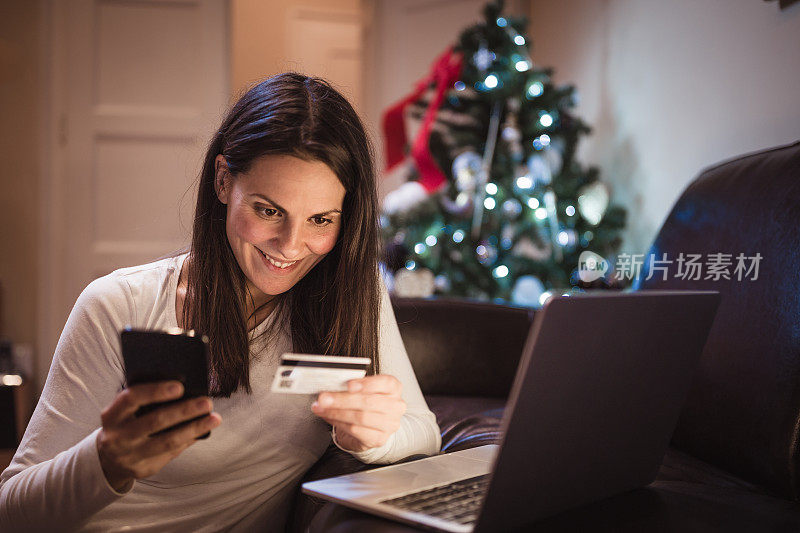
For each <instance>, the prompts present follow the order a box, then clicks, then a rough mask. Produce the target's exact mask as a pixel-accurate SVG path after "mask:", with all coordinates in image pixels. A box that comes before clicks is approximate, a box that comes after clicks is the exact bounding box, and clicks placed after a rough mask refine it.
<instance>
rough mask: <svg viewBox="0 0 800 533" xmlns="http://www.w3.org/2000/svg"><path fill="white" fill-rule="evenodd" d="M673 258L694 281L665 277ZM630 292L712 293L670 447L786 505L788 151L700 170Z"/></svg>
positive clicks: (791, 326) (794, 346)
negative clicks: (714, 299)
mask: <svg viewBox="0 0 800 533" xmlns="http://www.w3.org/2000/svg"><path fill="white" fill-rule="evenodd" d="M720 253H721V254H731V255H730V256H729V257H728V256H724V255H723V256H716V255H714V254H720ZM664 254H666V256H664ZM680 254H684V255H683V258H684V259H687V258H688V257H689V256H688V254H699V255H700V256H701V259H700V263H701V265H702V270H701V274H700V278H701V279H683V278H680V277H678V276H677V275H676V274H678V272H679V265H678V260H679V258H680ZM739 254H742V259H741V262H742V264H743V266H744V267H745V269H747V268H752V267H753V266H754V263H758V272H757V274H756V273H755V271H754V270H750V272H747V271H746V270H744V269H743V270H740V271H737V270H736V267H737V264H738V263H739V259H738V256H739ZM757 254H760V259H758V255H757ZM753 258H756V259H753ZM652 259H656V260H663V259H666V260H667V261H672V263H662V264H660V265H656V264H653V263H652ZM726 261H730V265H729V266H728V268H727V271H728V272H727V275H728V277H729V278H730V279H725V278H724V277H722V276H720V275H719V274H718V273H715V269H714V266H713V265H714V264H716V265H717V267H718V268H717V271H720V270H722V271H725V270H726V268H725V263H726ZM720 265H721V266H720ZM656 266H661V267H664V268H660V269H659V268H656ZM683 267H684V268H683V274H684V275H685V277H686V278H690V277H694V276H696V271H692V272H691V273H689V270H690V269H689V268H686V267H687V263H685V262H684V263H683ZM648 276H650V277H651V279H649V280H648V279H646V278H647V277H648ZM715 277H720V279H717V280H715V279H714V278H715ZM664 278H666V279H664ZM740 278H741V279H740ZM636 286H637V288H640V289H713V290H718V291H720V292H721V293H722V302H721V305H720V308H719V312H718V314H717V318H716V321H715V323H714V326H713V328H712V330H711V333H710V335H709V338H708V342H707V344H706V347H705V350H704V352H703V355H702V357H701V361H700V365H699V367H698V370H697V372H696V374H695V378H694V382H693V385H692V388H691V391H690V393H689V396H688V398H687V401H686V405H685V407H684V408H683V411H682V414H681V417H680V421H679V423H678V426H677V429H676V430H675V434H674V436H673V444H674V445H675V446H676V447H678V448H680V449H683V450H684V451H687V452H689V453H691V454H693V455H695V456H696V457H698V458H700V459H703V460H705V461H706V462H709V463H712V464H715V465H718V466H720V467H723V468H725V469H727V470H728V471H730V472H733V473H736V474H738V475H739V476H741V477H743V478H744V479H747V480H749V481H751V482H754V483H758V484H760V485H762V486H764V487H766V488H767V489H770V490H771V491H773V492H776V493H778V494H780V495H782V496H784V497H787V498H795V499H797V497H798V475H799V474H800V470H799V469H798V459H800V455H798V454H799V452H800V450H799V448H798V438H800V142H798V143H795V144H792V145H790V146H784V147H780V148H775V149H772V150H767V151H763V152H759V153H756V154H751V155H746V156H743V157H740V158H737V159H735V160H732V161H728V162H725V163H722V164H720V165H717V166H714V167H712V168H709V169H706V170H705V171H703V172H702V173H701V174H700V175H699V176H698V177H697V178H696V179H695V180H694V181H693V182H692V183H691V184H690V185H689V187H688V188H687V189H686V191H684V193H683V195H682V196H681V197H680V199H679V200H678V202H677V203H676V204H675V206H674V208H673V209H672V212H671V213H670V215H669V216H668V218H667V220H666V221H665V222H664V225H663V226H662V228H661V230H660V232H659V234H658V236H657V238H656V240H655V242H654V244H653V247H652V248H651V250H650V252H649V254H648V260H647V262H646V265H645V268H644V269H643V271H642V275H641V277H640V279H639V280H638V282H637V284H636Z"/></svg>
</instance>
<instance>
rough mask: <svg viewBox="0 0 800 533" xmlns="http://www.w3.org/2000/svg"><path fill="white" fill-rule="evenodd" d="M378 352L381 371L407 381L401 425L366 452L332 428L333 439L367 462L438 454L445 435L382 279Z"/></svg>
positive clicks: (403, 391)
mask: <svg viewBox="0 0 800 533" xmlns="http://www.w3.org/2000/svg"><path fill="white" fill-rule="evenodd" d="M378 354H379V357H380V373H381V374H390V375H392V376H394V377H396V378H397V379H398V380H400V383H402V385H403V389H402V396H403V400H404V401H405V402H406V413H405V414H404V415H403V419H402V420H401V422H400V427H399V428H398V430H397V431H395V432H394V433H392V435H391V436H390V437H389V439H388V440H387V441H386V443H385V444H384V445H383V446H380V447H378V448H370V449H368V450H364V451H362V452H354V451H351V450H347V449H346V448H343V447H342V446H340V445H339V443H338V442H336V433H335V431H333V430H331V436H332V437H333V442H334V444H336V446H337V447H339V448H340V449H342V450H344V451H346V452H348V453H350V454H351V455H352V456H353V457H355V458H356V459H358V460H360V461H361V462H363V463H380V464H388V463H395V462H397V461H399V460H401V459H404V458H406V457H408V456H410V455H416V454H422V455H435V454H437V453H439V448H440V447H441V445H442V438H441V435H440V434H439V426H438V424H437V423H436V415H434V414H433V413H432V412H431V410H430V409H428V404H427V403H426V402H425V398H424V397H423V396H422V391H421V390H420V388H419V383H418V382H417V377H416V376H415V375H414V369H413V368H411V362H410V361H409V360H408V354H406V349H405V346H404V345H403V339H402V338H401V337H400V330H399V328H398V327H397V320H396V319H395V316H394V310H393V309H392V303H391V300H390V299H389V293H388V291H387V290H386V287H385V286H384V285H383V283H381V311H380V330H379V345H378Z"/></svg>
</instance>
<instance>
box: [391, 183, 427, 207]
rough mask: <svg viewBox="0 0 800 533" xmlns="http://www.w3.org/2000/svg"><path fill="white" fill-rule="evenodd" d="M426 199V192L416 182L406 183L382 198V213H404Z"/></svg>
mask: <svg viewBox="0 0 800 533" xmlns="http://www.w3.org/2000/svg"><path fill="white" fill-rule="evenodd" d="M426 198H428V191H426V190H425V187H423V186H422V184H421V183H420V182H418V181H407V182H405V183H404V184H402V185H401V186H399V187H398V188H396V189H395V190H393V191H390V192H389V193H388V194H387V195H386V196H385V197H384V198H383V212H384V213H386V214H387V215H394V214H395V213H405V212H406V211H409V210H410V209H412V208H413V207H414V206H416V205H418V204H420V203H422V202H423V201H424V200H425V199H426Z"/></svg>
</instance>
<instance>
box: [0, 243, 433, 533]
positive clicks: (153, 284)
mask: <svg viewBox="0 0 800 533" xmlns="http://www.w3.org/2000/svg"><path fill="white" fill-rule="evenodd" d="M185 257H186V255H185V254H184V255H180V256H177V257H173V258H168V259H164V260H161V261H157V262H154V263H149V264H146V265H141V266H136V267H130V268H123V269H120V270H117V271H115V272H112V273H111V274H109V275H107V276H104V277H102V278H99V279H97V280H95V281H93V282H92V283H91V284H89V286H88V287H86V289H85V290H84V291H83V293H82V294H81V295H80V297H79V298H78V300H77V302H76V303H75V306H74V308H73V309H72V312H71V313H70V316H69V318H68V319H67V323H66V325H65V327H64V330H63V332H62V334H61V338H60V340H59V342H58V346H57V347H56V352H55V354H54V357H53V362H52V365H51V367H50V372H49V374H48V377H47V381H46V383H45V387H44V390H43V392H42V396H41V398H40V400H39V403H38V405H37V406H36V410H35V411H34V414H33V417H32V419H31V421H30V423H29V425H28V428H27V430H26V432H25V435H24V437H23V439H22V443H21V444H20V446H19V449H18V451H17V453H16V455H15V456H14V459H13V461H12V463H11V465H10V466H9V467H8V468H7V469H6V470H5V471H4V472H3V473H2V476H1V477H0V531H36V530H47V531H65V530H72V529H79V530H81V531H102V532H106V531H220V530H230V531H252V530H261V531H280V530H282V528H283V526H284V522H285V519H286V513H287V511H288V506H289V503H290V500H291V497H292V495H293V494H294V493H295V491H296V490H297V486H298V482H299V480H300V479H301V477H302V476H303V474H304V473H305V471H306V470H307V469H308V468H309V467H310V466H311V465H312V464H313V463H314V462H315V461H316V460H317V459H318V458H319V457H320V456H321V455H322V453H323V452H324V451H325V449H326V448H327V447H328V445H329V443H330V442H331V431H330V426H329V425H328V424H327V423H326V422H325V421H324V420H322V419H320V418H319V417H317V416H316V415H314V413H313V412H312V411H311V408H310V406H311V403H312V402H313V401H314V398H313V397H311V396H308V395H293V394H274V393H272V392H270V390H269V389H270V386H271V383H272V378H273V376H274V373H275V370H276V368H277V364H278V361H279V358H280V355H281V354H282V353H284V352H288V351H291V338H290V336H289V334H288V332H287V331H286V328H283V330H282V333H281V334H280V335H278V336H277V338H275V337H273V339H272V340H270V341H269V342H266V341H261V340H259V339H257V340H256V341H254V343H253V345H252V346H251V350H252V351H253V352H254V353H255V354H257V355H256V356H255V357H254V358H253V359H252V362H251V369H250V382H251V386H252V393H251V394H247V393H245V392H241V391H237V392H235V393H234V394H232V395H231V396H230V397H229V398H215V399H214V410H215V411H216V412H218V413H220V415H221V416H222V424H221V425H220V426H219V427H217V428H216V429H214V430H213V431H212V432H211V436H210V437H209V438H208V439H205V440H200V441H198V442H197V443H195V444H193V445H192V446H190V447H189V448H188V449H186V450H185V451H184V452H183V453H182V454H181V455H179V456H178V457H177V458H176V459H174V460H173V461H171V462H170V463H168V464H167V465H166V466H165V467H164V468H163V469H162V470H161V471H160V472H158V473H157V474H156V475H154V476H152V477H149V478H146V479H141V480H137V481H136V482H135V483H134V484H133V486H132V487H131V488H130V489H129V490H128V491H127V492H125V493H119V492H117V491H115V490H114V489H113V488H112V487H111V486H110V485H109V484H108V482H107V481H106V478H105V475H104V474H103V471H102V469H101V467H100V461H99V458H98V454H97V447H96V444H95V438H96V436H97V432H98V431H99V428H100V426H101V421H100V413H101V411H102V410H103V409H104V408H105V407H106V406H108V405H109V404H110V403H111V402H112V400H113V399H114V398H115V396H116V395H117V394H118V393H119V392H120V391H121V390H122V388H123V384H124V367H123V362H122V355H121V352H120V343H119V331H120V330H121V329H122V328H124V327H125V326H126V325H132V326H134V327H136V328H147V329H167V328H170V327H177V325H178V324H177V317H176V314H175V301H176V300H175V299H176V288H177V283H178V278H179V275H180V269H181V266H182V264H183V260H184V259H185ZM271 319H272V318H268V319H267V320H265V321H264V322H263V323H262V324H260V325H259V326H257V327H256V328H255V330H254V331H253V332H252V333H251V338H252V337H253V336H256V335H258V334H259V333H260V332H261V331H263V329H264V328H265V327H266V326H267V324H268V322H269V321H270V320H271ZM379 338H380V343H379V357H380V363H381V373H384V374H391V375H394V376H395V377H397V379H399V380H400V381H401V382H402V385H403V392H402V395H403V399H404V400H405V402H406V403H407V406H408V409H407V412H406V414H405V415H404V416H403V420H402V424H401V426H400V429H398V430H397V431H396V432H395V433H394V434H393V435H392V436H391V437H390V438H389V440H388V442H387V443H386V444H385V445H384V446H381V447H379V448H373V449H370V450H366V451H364V452H360V453H353V455H354V456H355V457H357V458H358V459H360V460H361V461H363V462H365V463H391V462H395V461H397V460H400V459H402V458H404V457H407V456H409V455H412V454H426V455H431V454H435V453H437V452H438V451H439V446H440V444H441V440H440V436H439V428H438V426H437V424H436V419H435V416H434V415H433V413H431V412H430V410H429V409H428V406H427V404H426V403H425V400H424V398H423V397H422V393H421V392H420V389H419V385H418V384H417V381H416V378H415V376H414V372H413V370H412V368H411V365H410V363H409V361H408V356H407V355H406V352H405V348H404V347H403V343H402V340H401V338H400V332H399V330H398V328H397V322H396V320H395V318H394V313H393V312H392V308H391V304H390V302H389V298H388V295H387V294H386V292H385V289H384V290H383V293H382V302H381V317H380V337H379ZM351 453H352V452H351Z"/></svg>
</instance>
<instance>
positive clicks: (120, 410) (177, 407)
mask: <svg viewBox="0 0 800 533" xmlns="http://www.w3.org/2000/svg"><path fill="white" fill-rule="evenodd" d="M182 395H183V386H182V385H181V383H180V382H178V381H162V382H158V383H144V384H140V385H132V386H131V387H129V388H127V389H125V390H123V391H122V392H120V393H119V394H118V395H117V397H116V398H114V401H113V402H111V405H109V406H108V407H107V408H106V409H105V410H104V411H103V412H102V414H101V419H102V422H103V427H102V429H101V430H100V432H99V433H98V434H97V440H96V444H97V453H98V455H99V456H100V465H101V466H102V468H103V473H104V474H105V476H106V479H107V480H108V483H109V484H110V485H111V486H112V487H114V489H115V490H116V491H118V492H123V491H124V490H126V489H127V487H128V486H129V485H130V484H131V483H133V481H134V480H135V479H141V478H146V477H149V476H152V475H153V474H155V473H157V472H158V471H159V470H161V469H162V468H163V467H164V465H166V464H167V463H169V462H170V461H171V460H172V459H174V458H175V457H177V456H178V454H180V453H181V452H182V451H183V450H185V449H186V448H188V447H189V446H191V445H192V444H194V443H195V442H196V439H197V437H199V436H201V435H204V434H205V433H207V432H208V431H210V430H212V429H213V428H215V427H217V426H219V425H220V423H221V422H222V418H221V417H220V416H219V415H218V414H217V413H212V412H211V408H212V403H211V399H210V398H208V397H205V396H203V397H200V398H191V399H188V400H184V401H182V402H178V403H175V404H172V405H168V406H165V407H159V408H158V409H155V410H153V411H151V412H149V413H147V414H145V415H142V416H138V417H137V416H135V413H136V411H137V410H138V409H139V408H140V407H141V406H143V405H148V404H151V403H156V402H165V401H168V400H175V399H177V398H180V397H181V396H182ZM201 415H207V416H204V417H203V418H200V419H198V420H195V421H194V422H191V423H190V424H187V425H185V426H183V427H181V428H178V429H174V430H171V431H168V432H166V433H163V434H161V435H153V433H157V432H158V431H161V430H162V429H166V428H168V427H171V426H174V425H175V424H178V423H180V422H183V421H185V420H191V419H192V418H195V417H198V416H201Z"/></svg>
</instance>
